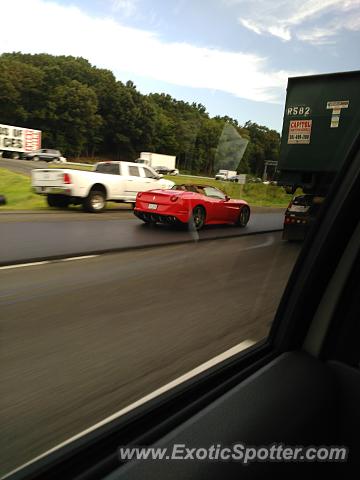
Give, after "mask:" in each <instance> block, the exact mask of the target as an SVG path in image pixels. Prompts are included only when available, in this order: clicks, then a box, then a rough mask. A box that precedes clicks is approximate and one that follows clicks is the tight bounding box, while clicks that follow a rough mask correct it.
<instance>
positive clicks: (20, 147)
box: [0, 124, 41, 153]
mask: <svg viewBox="0 0 360 480" xmlns="http://www.w3.org/2000/svg"><path fill="white" fill-rule="evenodd" d="M39 148H41V131H40V130H32V129H30V128H22V127H14V126H12V125H2V124H0V150H9V151H12V152H19V153H21V152H30V151H32V150H38V149H39Z"/></svg>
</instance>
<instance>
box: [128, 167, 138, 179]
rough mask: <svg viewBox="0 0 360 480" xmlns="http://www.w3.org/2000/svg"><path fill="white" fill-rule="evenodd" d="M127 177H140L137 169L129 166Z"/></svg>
mask: <svg viewBox="0 0 360 480" xmlns="http://www.w3.org/2000/svg"><path fill="white" fill-rule="evenodd" d="M129 175H130V176H132V177H140V172H139V168H138V167H134V166H129Z"/></svg>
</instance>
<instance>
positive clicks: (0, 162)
mask: <svg viewBox="0 0 360 480" xmlns="http://www.w3.org/2000/svg"><path fill="white" fill-rule="evenodd" d="M48 167H49V163H47V162H41V161H39V162H33V161H31V160H13V159H12V158H0V168H7V169H8V170H11V171H12V172H16V173H21V174H23V175H28V176H30V175H31V170H33V169H34V168H48Z"/></svg>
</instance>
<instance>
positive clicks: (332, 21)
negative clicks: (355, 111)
mask: <svg viewBox="0 0 360 480" xmlns="http://www.w3.org/2000/svg"><path fill="white" fill-rule="evenodd" d="M0 6H2V9H1V10H2V11H3V12H4V11H5V9H8V10H9V11H11V10H12V9H14V10H15V9H16V12H14V13H13V14H11V15H10V16H9V17H8V20H7V21H3V22H2V25H1V29H0V53H3V52H12V51H21V52H24V53H42V52H45V53H50V54H53V55H73V56H81V57H84V58H86V59H88V60H89V61H90V62H91V63H92V64H93V65H95V66H97V67H100V68H108V69H110V70H112V71H113V73H114V74H115V76H116V78H117V79H118V80H121V81H123V82H126V81H127V80H132V81H133V82H134V83H135V84H136V86H137V88H138V89H139V90H140V91H141V92H142V93H145V94H146V93H150V92H165V93H168V94H170V95H172V96H173V97H175V98H177V99H179V100H185V101H188V102H197V103H202V104H203V105H205V107H206V108H207V110H208V112H209V114H210V115H211V116H215V115H228V116H230V117H233V118H236V119H237V120H238V121H239V122H240V124H244V123H245V122H246V121H247V120H251V121H254V122H257V123H259V124H261V125H266V126H268V127H269V128H274V129H276V130H278V131H281V125H282V119H283V110H284V100H285V94H286V85H287V79H288V77H292V76H298V75H310V74H317V73H328V72H336V71H348V70H359V69H360V0H302V1H294V0H173V1H172V0H51V1H50V0H16V2H15V3H12V2H11V3H9V0H0ZM15 24H16V28H14V27H15Z"/></svg>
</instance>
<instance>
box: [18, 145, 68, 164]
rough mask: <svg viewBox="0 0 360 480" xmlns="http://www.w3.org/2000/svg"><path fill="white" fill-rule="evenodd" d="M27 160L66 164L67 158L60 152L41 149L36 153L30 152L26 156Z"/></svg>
mask: <svg viewBox="0 0 360 480" xmlns="http://www.w3.org/2000/svg"><path fill="white" fill-rule="evenodd" d="M25 159H26V160H33V161H34V162H36V161H38V160H42V161H44V162H53V161H54V160H55V161H59V162H65V161H66V160H65V158H64V157H63V156H62V155H61V152H60V151H59V150H53V149H51V148H41V149H40V150H35V151H34V152H29V153H27V154H26V155H25Z"/></svg>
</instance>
